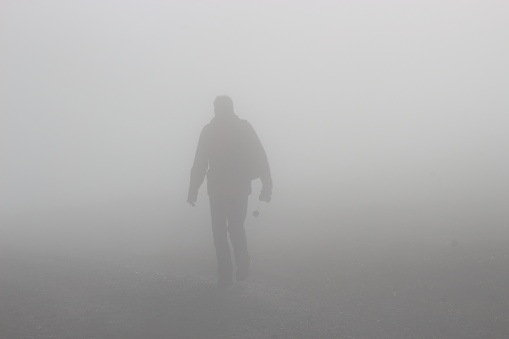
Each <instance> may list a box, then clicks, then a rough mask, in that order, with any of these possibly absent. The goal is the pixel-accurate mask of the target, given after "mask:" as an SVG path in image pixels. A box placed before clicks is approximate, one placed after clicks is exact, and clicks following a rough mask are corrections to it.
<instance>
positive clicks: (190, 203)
mask: <svg viewBox="0 0 509 339" xmlns="http://www.w3.org/2000/svg"><path fill="white" fill-rule="evenodd" d="M187 203H188V204H189V205H191V206H193V207H194V206H196V201H192V200H187Z"/></svg>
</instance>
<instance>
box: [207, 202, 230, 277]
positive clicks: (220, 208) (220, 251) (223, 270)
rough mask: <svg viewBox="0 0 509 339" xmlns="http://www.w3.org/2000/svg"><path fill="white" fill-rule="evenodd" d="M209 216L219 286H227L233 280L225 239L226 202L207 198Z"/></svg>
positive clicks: (228, 248)
mask: <svg viewBox="0 0 509 339" xmlns="http://www.w3.org/2000/svg"><path fill="white" fill-rule="evenodd" d="M209 200H210V216H211V219H212V235H213V237H214V245H215V247H216V257H217V271H218V273H219V280H218V282H219V283H220V284H228V283H230V282H232V280H233V267H232V261H231V255H230V245H229V244H228V238H227V230H228V228H227V211H228V202H227V201H226V200H225V199H224V198H220V197H213V196H210V197H209Z"/></svg>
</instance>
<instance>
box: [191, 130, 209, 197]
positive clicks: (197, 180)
mask: <svg viewBox="0 0 509 339" xmlns="http://www.w3.org/2000/svg"><path fill="white" fill-rule="evenodd" d="M205 139H206V129H205V128H204V129H203V130H202V132H201V134H200V139H199V141H198V147H197V148H196V154H195V157H194V163H193V167H192V168H191V178H190V182H189V192H188V195H187V202H188V203H190V204H191V205H193V206H194V204H195V203H196V200H197V199H198V190H199V189H200V186H201V184H202V183H203V180H205V174H206V173H207V169H208V167H209V159H208V152H207V148H206V140H205Z"/></svg>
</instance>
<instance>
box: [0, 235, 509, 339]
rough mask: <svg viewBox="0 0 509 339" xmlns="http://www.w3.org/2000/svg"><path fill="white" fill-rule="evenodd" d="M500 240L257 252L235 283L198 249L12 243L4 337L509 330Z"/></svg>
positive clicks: (498, 334) (1, 311) (423, 334)
mask: <svg viewBox="0 0 509 339" xmlns="http://www.w3.org/2000/svg"><path fill="white" fill-rule="evenodd" d="M503 244H504V242H503V241H501V242H479V243H475V242H471V243H468V244H463V243H461V242H459V243H458V242H456V241H451V242H450V243H441V244H437V245H435V246H430V245H429V244H422V243H400V244H396V245H394V244H393V245H392V246H385V247H383V246H378V247H376V248H371V250H370V251H366V250H365V248H363V247H362V246H358V249H355V248H356V246H352V247H350V248H343V249H339V248H334V247H333V246H329V247H327V246H325V247H324V248H321V249H317V248H313V249H308V250H306V249H302V250H301V251H300V252H295V251H289V252H287V253H286V255H285V253H281V254H280V255H278V256H275V255H274V253H265V252H258V253H257V255H253V270H252V274H251V276H250V278H249V279H248V280H247V281H246V282H242V283H236V284H235V285H233V286H232V287H230V288H228V289H226V290H217V289H216V288H215V286H214V282H215V275H214V261H213V260H212V259H211V258H203V257H202V256H200V255H190V254H186V253H182V254H178V253H173V254H172V253H171V252H168V253H159V254H150V255H141V254H140V255H136V254H125V253H124V254H121V253H117V254H110V255H107V256H106V255H104V254H100V253H95V254H90V253H89V254H81V255H79V254H73V255H64V254H62V253H50V252H46V253H42V252H40V253H38V252H33V251H27V250H24V251H16V250H9V251H7V250H5V251H3V252H2V256H1V261H0V269H1V276H0V286H1V288H0V338H2V339H21V338H34V339H43V338H44V339H47V338H58V339H66V338H73V339H81V338H83V339H92V338H94V339H102V338H104V339H106V338H108V339H114V338H119V339H120V338H122V339H129V338H192V339H198V338H345V339H352V338H357V339H368V338H376V339H382V338H387V339H398V338H401V339H413V338H416V339H423V338H425V339H429V338H436V339H438V338H440V339H455V338H458V339H460V338H461V339H468V338H472V339H479V338H493V339H495V338H500V339H502V338H508V337H509V298H508V296H509V249H508V248H507V246H504V245H503Z"/></svg>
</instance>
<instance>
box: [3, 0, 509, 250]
mask: <svg viewBox="0 0 509 339" xmlns="http://www.w3.org/2000/svg"><path fill="white" fill-rule="evenodd" d="M508 60H509V3H507V2H504V1H383V2H382V1H257V2H254V1H253V2H248V1H242V2H240V1H239V2H233V1H231V2H215V1H173V2H170V1H155V0H154V1H132V0H131V1H112V0H106V1H98V0H97V1H51V0H48V1H35V0H32V1H28V0H27V1H15V0H2V1H1V2H0V72H1V73H0V81H1V83H0V86H1V88H0V105H1V106H0V114H1V123H0V124H1V125H0V126H1V132H0V133H1V134H0V138H1V140H0V152H1V153H0V160H1V182H0V185H1V187H0V194H1V196H0V199H1V200H0V209H1V210H0V213H1V215H0V218H1V219H0V222H1V227H0V232H2V234H3V235H2V246H10V247H12V248H25V249H29V250H30V249H36V248H43V249H49V248H60V249H62V248H64V249H70V248H73V249H76V248H80V247H81V248H83V249H93V250H99V249H102V248H116V249H125V250H127V251H132V250H136V251H143V250H149V249H150V250H154V249H161V250H162V249H165V248H171V246H177V244H179V245H181V246H183V247H185V246H187V248H188V249H190V250H198V249H200V248H203V246H202V245H203V244H207V246H208V247H205V248H206V250H205V251H208V252H207V253H209V254H210V253H212V251H213V249H212V247H211V246H212V245H211V243H212V240H211V237H210V236H211V231H210V226H209V225H208V224H209V221H208V213H209V210H208V201H207V196H206V193H205V187H204V186H202V189H201V192H200V197H199V201H198V204H199V205H198V206H197V207H196V208H194V209H193V208H191V207H190V206H188V205H187V204H186V203H185V200H186V196H187V185H188V180H189V171H190V168H191V165H192V161H193V158H194V151H195V147H196V144H197V141H198V136H199V133H200V130H201V128H202V127H203V126H204V125H205V124H206V123H207V122H208V121H209V120H210V119H211V118H212V117H213V110H212V108H213V106H212V102H213V100H214V98H215V96H216V95H223V94H227V95H230V96H231V97H232V98H233V101H234V104H235V110H236V113H237V114H238V115H239V116H240V117H241V118H244V119H247V120H249V121H250V122H251V124H252V125H253V126H254V127H255V129H256V130H257V132H258V134H259V136H260V138H261V140H262V142H263V144H264V146H265V148H266V151H267V154H268V156H269V161H270V163H271V167H272V172H273V179H274V195H273V201H272V202H271V203H270V204H269V205H266V204H262V206H261V216H260V218H258V219H253V218H252V217H249V216H248V220H247V222H246V227H248V232H250V235H249V236H250V237H251V243H252V245H251V246H252V248H253V250H254V252H255V253H256V251H258V253H259V252H260V250H261V248H262V245H261V244H263V243H265V242H267V241H269V239H270V240H271V241H273V242H274V248H277V247H278V246H280V247H281V244H283V243H291V244H292V247H291V248H294V247H295V248H302V247H303V246H305V244H306V243H310V244H311V243H312V244H317V243H320V242H328V241H329V242H334V241H339V239H343V240H345V239H346V240H345V241H355V239H357V241H360V240H359V239H363V238H364V237H372V239H377V240H378V241H386V242H387V243H390V242H393V241H395V240H397V239H403V240H405V239H406V240H409V239H413V240H412V241H416V240H415V239H417V238H419V239H428V240H429V241H436V242H440V241H444V242H445V241H450V240H452V239H454V240H456V239H457V240H459V241H460V242H461V241H473V239H477V238H479V237H481V236H486V237H490V236H491V237H494V238H496V237H500V235H507V234H508V233H509V232H508V227H509V212H508V210H509V208H508V207H509V176H508V173H509V96H508V93H509V62H508ZM259 186H260V185H259V183H255V184H254V194H253V196H252V201H251V208H250V211H252V210H253V209H255V208H256V206H257V202H256V198H257V193H258V191H259V189H260V187H259ZM290 235H291V236H290ZM382 235H383V236H385V237H382ZM263 246H265V245H263ZM267 246H268V245H267Z"/></svg>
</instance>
